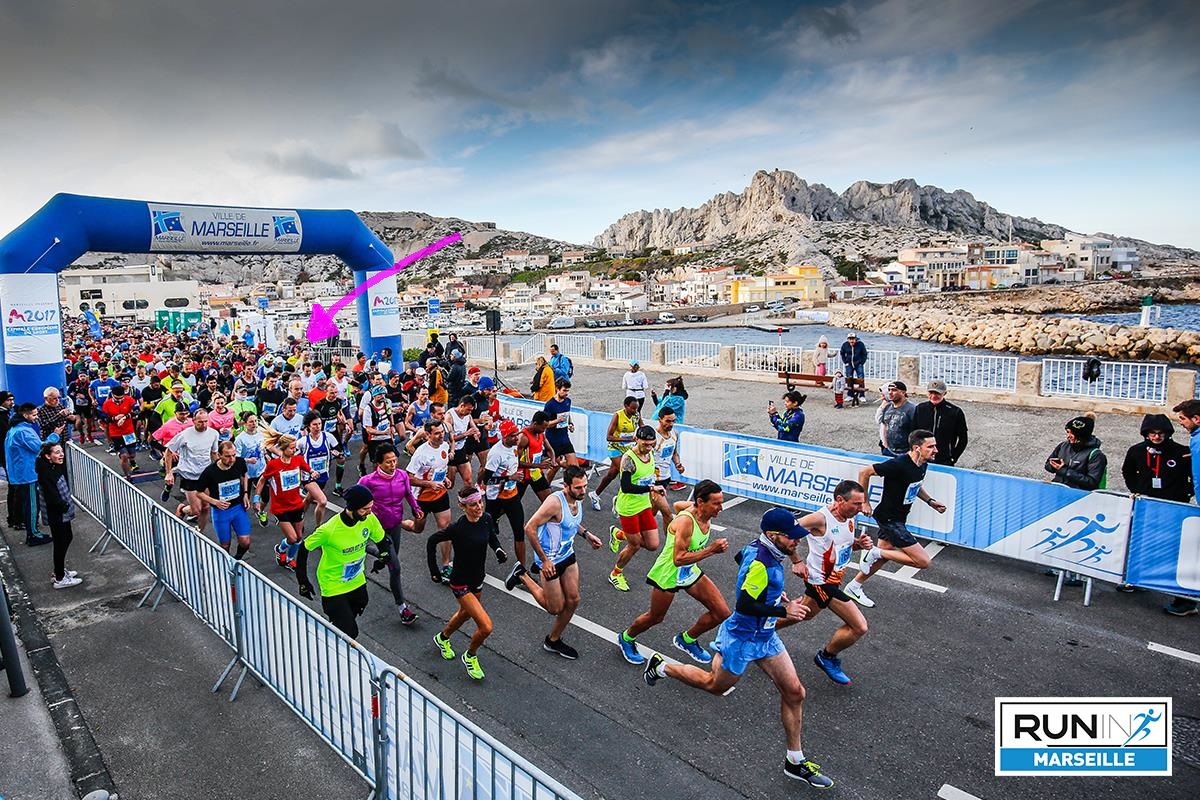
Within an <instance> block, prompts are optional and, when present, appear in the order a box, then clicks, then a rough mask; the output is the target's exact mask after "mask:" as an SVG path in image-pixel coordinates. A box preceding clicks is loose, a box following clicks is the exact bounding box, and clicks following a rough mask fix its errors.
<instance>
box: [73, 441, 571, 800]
mask: <svg viewBox="0 0 1200 800" xmlns="http://www.w3.org/2000/svg"><path fill="white" fill-rule="evenodd" d="M68 468H69V470H70V484H71V486H72V489H73V493H74V497H75V500H76V502H77V503H78V505H79V506H80V507H81V508H82V509H83V510H85V511H87V512H88V513H89V514H91V515H92V516H93V517H95V519H96V520H97V521H99V522H100V523H101V524H102V525H104V534H103V535H102V536H101V537H100V540H99V541H97V542H96V544H95V545H94V546H93V547H92V549H93V550H97V549H99V550H100V552H103V551H104V548H105V547H107V545H108V542H109V541H111V540H114V539H115V540H116V541H117V542H118V543H120V544H121V545H122V546H123V547H124V548H125V549H126V550H128V551H129V552H130V554H132V555H133V556H134V558H136V559H137V560H138V561H139V562H140V563H141V564H142V565H143V566H145V567H146V568H147V569H148V570H149V571H150V572H151V574H153V576H154V579H155V580H154V584H153V585H152V586H151V587H150V589H149V590H147V592H146V594H145V595H144V596H143V597H142V601H141V602H140V603H139V605H141V604H142V603H144V602H145V601H146V600H147V599H148V598H149V597H150V595H151V594H152V593H153V592H154V590H155V589H158V590H159V593H158V597H159V598H160V599H161V597H162V594H163V592H164V591H166V592H170V593H171V594H172V595H173V596H175V597H176V598H178V599H179V601H180V602H181V603H183V604H184V605H185V606H187V607H188V608H189V609H190V610H191V611H192V613H194V614H195V615H196V616H197V617H198V618H199V619H200V620H201V621H203V622H204V624H205V625H207V626H208V627H209V628H211V629H212V630H213V631H214V632H215V633H216V634H217V636H218V637H219V638H220V639H221V641H223V642H224V643H225V644H226V645H227V646H228V647H229V648H230V649H231V650H232V651H233V659H232V660H231V661H230V662H229V666H227V667H226V668H225V671H224V672H223V673H222V674H221V676H220V677H219V678H218V680H217V682H216V684H215V685H214V686H213V689H212V690H213V691H214V692H216V691H218V690H219V689H220V688H221V686H222V685H223V684H224V682H225V680H226V679H227V678H228V677H229V676H230V675H231V674H232V673H233V671H234V670H235V669H237V668H239V667H240V674H239V676H238V678H237V680H236V682H235V684H234V687H233V691H232V693H231V695H230V700H234V699H236V698H237V694H238V691H239V690H240V688H241V685H242V682H243V680H244V679H245V676H246V674H247V673H249V674H252V675H253V676H254V677H255V678H256V679H257V680H259V681H260V682H261V683H262V684H263V685H264V686H266V687H267V688H268V689H270V690H271V691H272V692H274V693H275V695H276V696H278V697H279V698H280V699H281V700H282V701H283V702H284V703H285V704H286V705H287V706H288V708H290V709H291V710H292V711H293V712H295V713H296V715H297V716H298V717H300V719H302V720H303V721H304V722H305V723H306V724H307V725H308V726H309V727H310V728H312V729H313V731H315V732H316V734H317V735H318V736H319V737H320V738H321V739H322V740H323V741H324V742H325V743H326V744H328V745H329V746H330V747H331V748H333V750H334V751H335V752H336V753H337V754H338V755H339V756H340V757H341V758H343V759H344V760H345V761H346V763H348V764H349V765H350V766H351V767H352V768H353V769H354V770H355V771H356V772H358V774H359V775H361V776H362V777H363V779H364V780H366V781H367V782H368V783H369V784H370V785H371V786H372V787H373V788H374V790H375V791H374V793H373V795H372V796H374V797H381V798H397V800H398V799H399V798H406V800H445V798H450V797H454V798H460V797H476V798H488V799H489V800H540V799H541V798H545V799H546V800H579V798H578V795H576V794H575V793H573V792H572V791H570V790H569V789H567V788H566V787H565V786H563V785H562V784H561V783H559V782H558V781H556V780H554V779H553V778H551V777H550V776H549V775H547V774H546V773H545V772H543V771H542V770H540V769H538V768H537V767H535V766H534V765H533V764H531V763H530V762H529V761H528V760H526V759H524V758H522V757H521V756H520V755H518V754H517V753H515V752H513V751H512V750H511V749H509V748H508V747H506V746H504V745H503V744H501V743H500V742H499V741H498V740H496V739H495V738H494V737H492V736H490V735H489V734H487V733H486V732H484V731H483V730H482V729H481V728H479V727H478V726H477V725H475V724H474V723H473V722H471V721H470V720H468V719H466V718H465V717H464V716H462V715H461V714H460V713H458V712H457V711H455V710H453V709H451V708H450V707H449V706H447V705H446V704H445V703H442V702H441V701H440V700H438V699H437V698H436V697H434V696H433V695H432V694H430V693H429V692H428V691H427V690H426V689H424V688H423V687H421V686H420V685H418V684H416V683H414V682H413V681H412V680H411V679H410V678H408V677H406V676H403V675H401V674H400V673H398V672H397V671H396V670H395V669H394V668H392V667H391V666H389V665H387V664H385V663H384V662H382V661H380V660H379V659H378V658H377V657H375V656H374V655H373V654H372V653H371V652H370V651H368V650H366V649H365V648H363V647H362V646H361V645H359V644H357V643H356V642H353V641H351V640H350V639H349V638H347V637H346V636H345V634H343V633H342V632H341V631H339V630H337V629H336V628H334V627H333V626H332V625H330V624H329V623H328V622H327V621H326V620H325V619H324V618H322V617H321V616H320V615H318V614H317V613H316V612H315V611H313V610H312V609H311V608H310V607H309V606H307V605H306V604H304V603H303V602H302V601H300V600H298V599H297V598H295V597H293V596H292V595H290V594H288V593H287V592H285V591H284V590H283V589H281V588H280V587H279V586H277V585H276V584H275V583H274V582H272V581H271V580H269V579H268V578H267V577H265V576H264V575H263V574H262V573H260V572H259V571H258V570H256V569H254V568H253V567H251V566H249V565H247V564H245V563H243V562H241V561H235V560H234V559H233V558H232V557H231V556H230V555H229V554H228V553H227V552H225V551H224V550H223V549H221V548H220V547H218V546H217V545H216V544H215V543H214V542H212V541H211V540H209V539H206V538H204V537H203V536H201V535H200V533H199V531H197V530H196V529H195V528H193V527H192V526H190V525H188V524H186V523H184V522H183V521H182V520H180V519H178V518H177V517H175V516H174V515H173V514H171V513H170V512H169V511H168V510H167V509H165V508H163V507H162V506H160V505H158V504H157V503H155V502H154V501H153V500H152V499H150V498H149V497H147V496H146V495H145V494H144V493H142V492H141V491H139V490H138V489H137V488H135V487H134V486H133V485H131V484H130V483H128V482H127V481H126V480H124V478H122V477H121V475H119V474H118V473H116V472H115V471H113V470H112V469H111V468H109V467H108V466H106V465H104V464H102V463H101V462H100V461H98V460H97V459H95V458H93V457H92V456H91V455H89V454H88V453H86V452H84V450H83V449H82V448H80V447H79V446H78V445H75V444H71V445H70V446H69V447H68ZM154 605H155V606H157V605H158V600H157V599H156V600H155V603H154Z"/></svg>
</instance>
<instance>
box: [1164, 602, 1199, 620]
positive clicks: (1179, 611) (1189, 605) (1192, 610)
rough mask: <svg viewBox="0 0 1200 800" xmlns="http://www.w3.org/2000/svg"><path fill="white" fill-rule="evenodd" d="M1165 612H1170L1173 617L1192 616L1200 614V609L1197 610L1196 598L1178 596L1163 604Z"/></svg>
mask: <svg viewBox="0 0 1200 800" xmlns="http://www.w3.org/2000/svg"><path fill="white" fill-rule="evenodd" d="M1163 613H1164V614H1170V615H1171V616H1172V617H1191V616H1195V615H1196V614H1200V610H1197V608H1196V601H1195V600H1184V599H1183V598H1180V597H1176V598H1174V599H1172V600H1171V602H1169V603H1167V604H1166V605H1165V606H1163Z"/></svg>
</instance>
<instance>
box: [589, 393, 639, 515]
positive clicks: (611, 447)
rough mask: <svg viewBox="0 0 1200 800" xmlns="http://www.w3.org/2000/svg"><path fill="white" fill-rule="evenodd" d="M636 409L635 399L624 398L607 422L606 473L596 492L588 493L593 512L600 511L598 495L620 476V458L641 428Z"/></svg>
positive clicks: (636, 402)
mask: <svg viewBox="0 0 1200 800" xmlns="http://www.w3.org/2000/svg"><path fill="white" fill-rule="evenodd" d="M638 407H639V406H638V401H637V398H636V397H626V398H625V400H624V402H623V403H622V404H621V410H620V411H618V412H616V413H615V414H613V415H612V419H611V420H609V422H608V432H607V433H606V434H605V438H606V439H607V440H608V472H606V473H604V477H603V478H601V479H600V485H599V486H597V487H596V490H595V491H594V492H589V493H588V497H590V498H591V500H592V510H593V511H599V510H600V493H601V492H603V491H604V490H605V489H607V488H608V485H609V484H610V483H612V481H613V479H614V478H616V477H617V476H618V475H620V474H621V458H622V457H623V456H624V455H625V453H626V452H627V451H628V450H629V448H630V446H631V445H632V444H633V439H634V435H633V434H634V431H636V430H637V429H638V428H640V427H641V426H642V417H641V414H639V413H638Z"/></svg>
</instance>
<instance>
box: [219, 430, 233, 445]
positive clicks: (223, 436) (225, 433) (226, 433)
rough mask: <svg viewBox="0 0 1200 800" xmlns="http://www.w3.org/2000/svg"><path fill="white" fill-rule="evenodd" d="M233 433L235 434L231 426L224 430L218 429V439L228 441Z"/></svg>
mask: <svg viewBox="0 0 1200 800" xmlns="http://www.w3.org/2000/svg"><path fill="white" fill-rule="evenodd" d="M232 435H233V432H232V431H231V430H230V429H229V428H225V429H224V430H218V431H217V441H219V442H228V441H229V437H230V436H232Z"/></svg>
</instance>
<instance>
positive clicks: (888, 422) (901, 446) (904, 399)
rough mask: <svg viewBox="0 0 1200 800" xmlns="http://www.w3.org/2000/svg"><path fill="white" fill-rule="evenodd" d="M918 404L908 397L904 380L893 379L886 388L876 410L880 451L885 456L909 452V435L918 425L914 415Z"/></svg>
mask: <svg viewBox="0 0 1200 800" xmlns="http://www.w3.org/2000/svg"><path fill="white" fill-rule="evenodd" d="M916 411H917V406H916V404H914V403H913V402H912V401H911V400H909V399H908V386H906V385H905V383H904V381H892V382H891V383H889V384H888V385H887V389H885V390H884V397H883V399H882V400H880V402H879V409H878V410H877V411H876V412H875V421H876V422H877V423H879V452H880V453H882V454H883V455H885V456H891V457H893V458H894V457H896V456H902V455H904V454H905V453H907V452H908V450H907V448H908V435H909V434H910V433H912V432H913V430H915V428H916V427H917V426H915V425H914V424H913V416H914V414H916Z"/></svg>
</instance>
